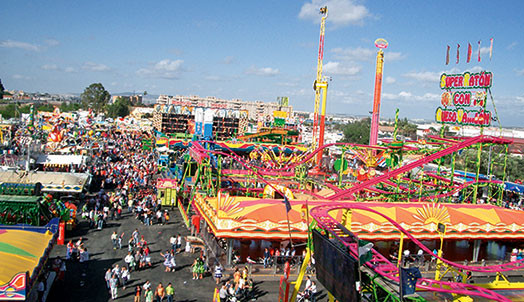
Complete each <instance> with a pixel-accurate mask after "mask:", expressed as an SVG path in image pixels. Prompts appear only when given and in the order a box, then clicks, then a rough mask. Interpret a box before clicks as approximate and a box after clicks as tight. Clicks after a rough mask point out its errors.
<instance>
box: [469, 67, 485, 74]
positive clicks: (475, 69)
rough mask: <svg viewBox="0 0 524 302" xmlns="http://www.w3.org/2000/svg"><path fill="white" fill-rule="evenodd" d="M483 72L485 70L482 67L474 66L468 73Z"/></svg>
mask: <svg viewBox="0 0 524 302" xmlns="http://www.w3.org/2000/svg"><path fill="white" fill-rule="evenodd" d="M483 70H484V68H482V67H480V66H474V67H472V68H469V69H468V71H469V72H471V73H477V72H481V71H483Z"/></svg>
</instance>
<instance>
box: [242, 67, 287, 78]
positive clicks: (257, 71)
mask: <svg viewBox="0 0 524 302" xmlns="http://www.w3.org/2000/svg"><path fill="white" fill-rule="evenodd" d="M245 73H246V74H253V75H258V76H266V77H272V76H276V75H277V74H279V73H280V71H279V70H278V69H275V68H271V67H260V68H257V67H255V66H251V67H249V68H248V69H247V70H246V71H245Z"/></svg>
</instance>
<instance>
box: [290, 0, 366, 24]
mask: <svg viewBox="0 0 524 302" xmlns="http://www.w3.org/2000/svg"><path fill="white" fill-rule="evenodd" d="M323 6H327V7H328V17H327V19H326V20H327V21H328V22H329V23H332V24H333V25H335V27H337V26H345V25H348V24H359V25H360V24H362V23H363V22H364V19H365V18H366V17H369V16H370V13H369V11H368V9H367V8H366V7H365V6H364V5H360V4H356V3H355V1H353V0H327V1H323V0H311V2H309V3H305V4H304V5H302V8H301V9H300V13H299V14H298V17H299V18H300V19H305V20H311V21H313V22H315V23H319V22H320V19H321V17H320V15H319V9H320V8H321V7H323Z"/></svg>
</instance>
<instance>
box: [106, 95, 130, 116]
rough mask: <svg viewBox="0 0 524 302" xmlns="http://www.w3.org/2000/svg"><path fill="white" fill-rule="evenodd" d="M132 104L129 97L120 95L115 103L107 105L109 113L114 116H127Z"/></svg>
mask: <svg viewBox="0 0 524 302" xmlns="http://www.w3.org/2000/svg"><path fill="white" fill-rule="evenodd" d="M130 106H131V102H130V101H129V98H122V97H119V98H117V99H116V101H115V103H114V104H111V105H109V106H107V115H108V116H109V117H112V118H115V117H124V116H127V115H129V107H130Z"/></svg>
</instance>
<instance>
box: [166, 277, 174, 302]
mask: <svg viewBox="0 0 524 302" xmlns="http://www.w3.org/2000/svg"><path fill="white" fill-rule="evenodd" d="M166 298H167V302H173V301H174V299H175V289H174V288H173V285H172V284H171V282H169V283H168V284H167V286H166Z"/></svg>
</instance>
